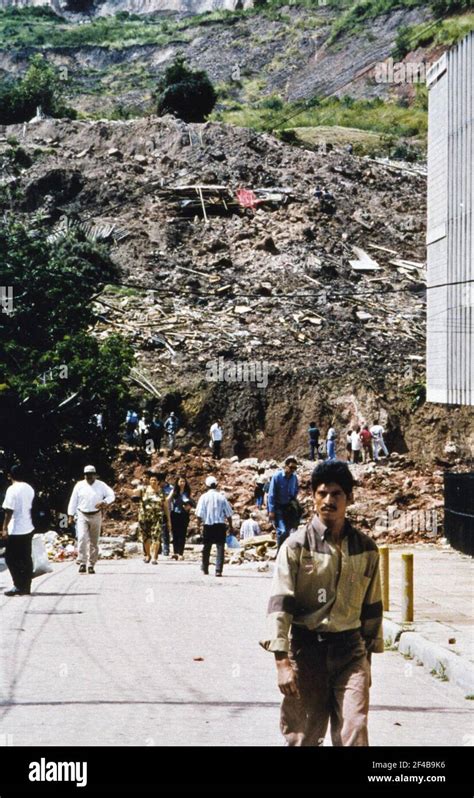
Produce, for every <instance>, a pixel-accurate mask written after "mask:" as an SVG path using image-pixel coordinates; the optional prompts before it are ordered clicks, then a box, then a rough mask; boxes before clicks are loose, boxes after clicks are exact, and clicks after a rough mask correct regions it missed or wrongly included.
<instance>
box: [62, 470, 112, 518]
mask: <svg viewBox="0 0 474 798" xmlns="http://www.w3.org/2000/svg"><path fill="white" fill-rule="evenodd" d="M114 500H115V493H114V492H113V490H112V488H109V486H108V485H106V484H105V482H101V480H100V479H95V480H94V482H93V483H92V485H89V483H88V482H87V480H85V479H83V480H81V482H76V484H75V485H74V489H73V491H72V494H71V498H70V500H69V505H68V508H67V514H68V515H75V514H76V513H77V511H78V510H81V511H82V512H83V513H94V512H96V511H97V505H98V504H99V503H100V502H106V503H107V504H112V502H113V501H114Z"/></svg>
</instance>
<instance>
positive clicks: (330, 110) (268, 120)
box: [214, 97, 427, 139]
mask: <svg viewBox="0 0 474 798" xmlns="http://www.w3.org/2000/svg"><path fill="white" fill-rule="evenodd" d="M305 105H306V107H304V106H305ZM308 106H310V107H308ZM214 118H215V119H218V120H220V121H223V122H227V123H230V124H234V125H241V126H242V127H252V128H255V129H256V130H261V131H265V130H266V131H274V132H278V131H281V130H284V129H286V128H288V127H290V126H291V127H319V126H333V125H335V126H342V127H352V128H359V129H360V130H369V131H373V132H376V133H382V134H387V135H392V136H399V137H412V136H413V137H419V138H421V139H424V138H425V137H426V131H427V115H426V109H425V108H424V107H423V103H422V101H421V100H420V101H419V102H415V104H414V105H413V106H411V107H408V108H407V107H406V106H405V105H402V104H398V103H396V102H384V101H383V100H381V99H378V98H376V99H374V100H354V99H353V98H351V97H343V98H342V99H339V98H337V97H329V98H326V99H321V100H318V99H315V100H312V101H310V102H309V103H306V104H296V103H295V104H291V103H283V102H282V100H281V98H279V97H273V98H269V97H267V98H266V99H264V100H262V101H261V102H260V103H258V104H256V105H255V106H254V107H248V106H245V107H244V106H240V107H239V106H238V104H236V103H233V104H232V106H231V108H229V109H228V110H223V111H219V112H216V113H215V114H214Z"/></svg>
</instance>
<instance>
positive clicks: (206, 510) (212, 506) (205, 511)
mask: <svg viewBox="0 0 474 798" xmlns="http://www.w3.org/2000/svg"><path fill="white" fill-rule="evenodd" d="M196 515H197V517H198V518H200V519H201V521H202V522H203V524H205V526H212V525H213V524H225V522H226V519H227V518H230V517H231V516H232V507H231V506H230V504H229V502H228V501H227V499H226V497H225V496H224V495H223V494H222V493H219V491H218V490H216V489H215V488H209V490H208V491H206V493H203V494H202V496H201V497H200V498H199V501H198V503H197V507H196Z"/></svg>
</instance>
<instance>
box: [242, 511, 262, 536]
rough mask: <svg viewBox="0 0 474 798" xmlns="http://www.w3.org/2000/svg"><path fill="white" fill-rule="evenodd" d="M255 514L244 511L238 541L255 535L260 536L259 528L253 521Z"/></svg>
mask: <svg viewBox="0 0 474 798" xmlns="http://www.w3.org/2000/svg"><path fill="white" fill-rule="evenodd" d="M255 517H256V516H255V513H251V512H250V510H244V513H243V519H244V520H243V521H242V524H241V526H240V539H241V540H246V538H253V537H254V536H255V535H260V527H259V525H258V524H257V522H256V520H255Z"/></svg>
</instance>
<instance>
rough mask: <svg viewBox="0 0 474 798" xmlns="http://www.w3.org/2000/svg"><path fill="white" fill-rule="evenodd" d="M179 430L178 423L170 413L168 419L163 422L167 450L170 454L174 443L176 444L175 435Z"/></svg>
mask: <svg viewBox="0 0 474 798" xmlns="http://www.w3.org/2000/svg"><path fill="white" fill-rule="evenodd" d="M178 429H179V421H178V418H177V416H176V413H174V411H171V413H170V414H169V416H168V418H167V419H166V421H165V431H166V433H167V435H168V449H169V451H170V453H172V452H173V451H174V447H175V442H176V433H177V432H178Z"/></svg>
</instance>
